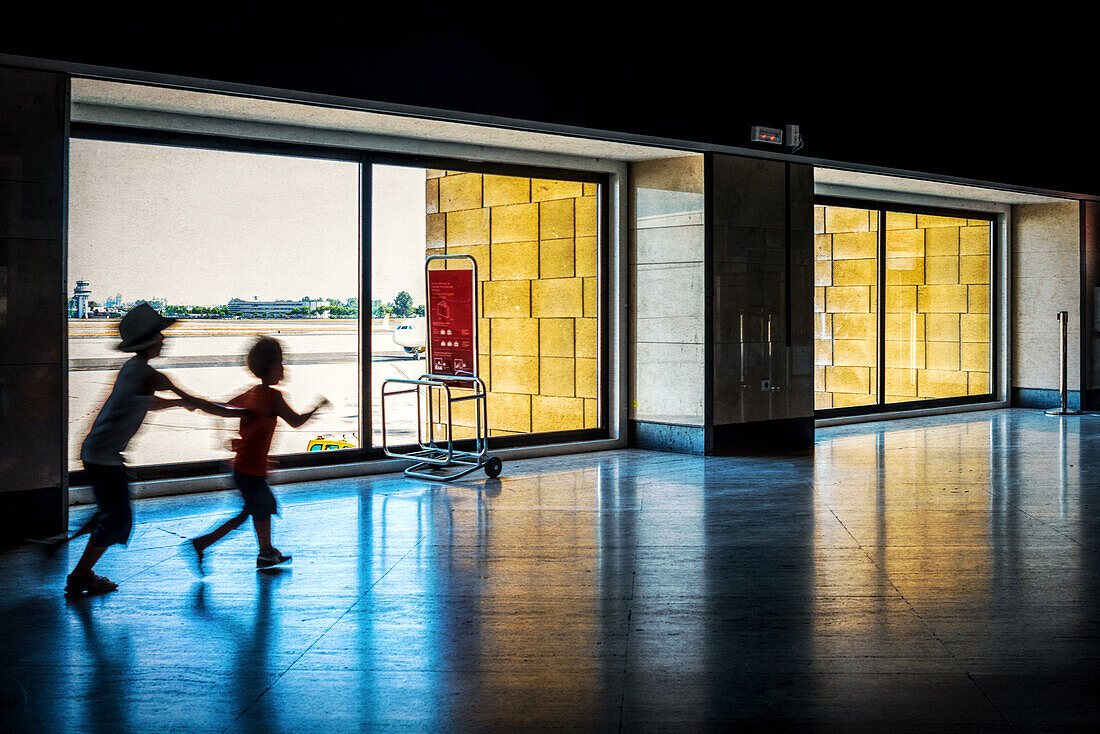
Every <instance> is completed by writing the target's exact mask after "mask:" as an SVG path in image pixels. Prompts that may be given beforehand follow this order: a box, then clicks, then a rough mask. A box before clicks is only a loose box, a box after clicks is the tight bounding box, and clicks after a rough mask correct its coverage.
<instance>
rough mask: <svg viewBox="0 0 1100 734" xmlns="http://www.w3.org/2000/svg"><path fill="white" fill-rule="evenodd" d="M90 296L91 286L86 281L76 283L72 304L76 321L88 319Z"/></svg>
mask: <svg viewBox="0 0 1100 734" xmlns="http://www.w3.org/2000/svg"><path fill="white" fill-rule="evenodd" d="M91 296H92V286H91V284H90V283H88V281H86V280H78V281H76V288H73V297H72V301H71V302H72V304H73V310H74V312H75V313H74V315H75V316H76V318H78V319H86V318H88V299H89V298H91Z"/></svg>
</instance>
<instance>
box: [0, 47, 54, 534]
mask: <svg viewBox="0 0 1100 734" xmlns="http://www.w3.org/2000/svg"><path fill="white" fill-rule="evenodd" d="M67 90H68V80H67V78H66V77H65V76H64V75H60V74H51V73H45V72H36V71H27V70H20V69H9V68H3V67H0V101H2V113H0V477H2V478H3V481H2V482H0V541H2V539H3V538H11V537H27V536H32V537H33V536H35V535H42V534H46V533H56V532H59V531H60V530H61V529H62V528H63V527H64V522H65V512H66V510H67V506H68V503H67V501H62V498H63V493H64V490H65V485H66V478H65V472H64V471H63V466H64V463H63V461H62V455H63V446H64V439H65V433H66V432H65V420H66V418H65V395H66V389H65V383H64V375H65V368H64V361H65V359H66V352H65V340H64V334H65V332H64V324H65V302H66V298H65V281H64V273H65V262H64V242H65V225H64V222H65V190H66V184H67V177H68V175H67V146H68V134H67V133H68V130H67V127H68V91H67Z"/></svg>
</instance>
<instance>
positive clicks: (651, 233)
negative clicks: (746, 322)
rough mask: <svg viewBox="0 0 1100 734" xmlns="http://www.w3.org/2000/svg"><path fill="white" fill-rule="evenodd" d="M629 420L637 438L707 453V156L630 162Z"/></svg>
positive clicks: (648, 443) (654, 444)
mask: <svg viewBox="0 0 1100 734" xmlns="http://www.w3.org/2000/svg"><path fill="white" fill-rule="evenodd" d="M628 188H629V192H630V229H629V271H630V284H629V285H630V301H629V319H628V320H629V332H630V337H629V338H630V345H631V351H630V365H629V372H628V374H629V382H630V392H629V398H628V400H629V403H628V405H629V406H630V407H629V411H628V414H629V418H630V420H631V421H632V425H633V426H634V431H635V437H634V441H635V443H637V444H638V445H642V446H649V447H653V448H669V449H674V450H681V451H691V452H695V453H702V451H703V448H704V421H705V417H706V410H705V404H704V398H705V390H704V365H705V339H706V333H705V332H706V322H705V309H704V302H705V300H704V299H705V290H706V289H705V266H704V249H705V248H704V245H705V230H704V221H703V216H704V207H703V201H704V191H703V188H704V176H703V156H701V155H691V156H684V157H680V158H664V159H660V160H654V161H642V162H638V163H632V164H631V166H630V182H629V186H628Z"/></svg>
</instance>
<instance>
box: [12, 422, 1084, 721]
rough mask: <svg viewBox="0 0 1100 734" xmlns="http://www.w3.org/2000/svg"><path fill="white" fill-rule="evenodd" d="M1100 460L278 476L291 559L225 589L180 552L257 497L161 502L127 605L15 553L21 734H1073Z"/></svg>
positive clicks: (215, 563) (905, 439) (1078, 436)
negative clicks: (734, 731)
mask: <svg viewBox="0 0 1100 734" xmlns="http://www.w3.org/2000/svg"><path fill="white" fill-rule="evenodd" d="M1097 448H1100V417H1094V416H1082V417H1074V418H1051V417H1047V416H1044V415H1043V414H1042V413H1041V412H1040V411H1026V410H1006V411H992V412H982V413H970V414H964V415H959V416H940V417H933V418H923V419H915V420H905V421H887V422H881V423H873V424H862V425H856V426H847V427H833V428H825V429H819V430H818V432H817V445H816V447H815V451H813V452H812V453H811V452H805V453H798V454H787V455H779V456H768V457H756V458H720V457H719V458H699V457H693V456H682V455H676V454H666V453H658V452H647V451H639V450H624V451H612V452H605V453H596V454H582V455H576V456H570V457H563V458H550V459H531V460H524V461H512V462H506V463H505V472H504V474H503V476H502V477H501V478H500V480H499V481H484V480H482V479H480V478H479V479H478V480H477V481H470V482H465V483H459V484H453V485H442V484H432V483H429V482H423V481H417V480H411V479H406V478H404V477H401V476H400V475H396V476H394V475H387V476H377V477H364V478H357V479H340V480H330V481H324V482H312V483H305V484H298V485H283V486H279V487H276V491H277V493H278V494H279V497H280V503H281V507H282V516H281V518H280V519H279V520H278V522H277V524H276V528H275V535H276V544H277V545H278V546H279V547H280V548H281V549H283V550H284V551H285V552H290V553H293V554H294V561H293V563H292V565H291V566H289V567H287V568H282V569H276V570H272V571H267V572H257V571H256V570H255V568H254V559H255V553H256V549H255V541H254V539H253V537H252V535H251V532H250V531H249V530H248V528H247V526H245V527H244V528H242V529H240V530H238V531H237V532H236V533H235V534H234V535H231V536H230V537H229V538H228V539H226V540H225V541H224V542H223V543H222V544H220V545H219V546H216V547H215V548H214V549H213V550H212V552H211V554H210V556H209V562H208V567H209V570H210V575H209V576H207V577H206V578H205V579H204V580H202V581H199V580H197V579H195V578H194V577H193V576H192V575H191V573H190V572H189V570H188V567H187V565H186V564H185V563H184V560H183V558H182V557H181V556H180V555H179V551H178V549H179V543H180V541H181V540H182V539H183V538H185V537H190V536H193V535H196V534H199V533H201V532H202V531H204V530H206V529H208V528H209V527H210V526H211V525H213V524H215V523H216V522H217V521H219V520H221V519H223V518H225V517H227V516H229V515H230V514H231V513H233V512H235V510H236V499H235V497H234V496H233V495H232V494H230V493H211V494H204V495H190V496H184V497H173V498H162V499H153V500H144V501H140V502H138V503H137V513H138V523H139V524H138V525H137V527H136V529H135V532H134V536H133V539H132V541H131V543H130V546H129V547H128V548H125V549H117V548H116V549H111V550H110V551H109V552H108V553H107V555H106V556H105V557H104V558H103V560H102V561H101V563H100V564H99V566H98V567H97V571H99V572H100V573H102V574H104V575H106V576H108V577H110V578H111V579H113V580H115V581H117V582H118V583H119V590H118V591H117V592H115V593H112V594H109V595H106V596H102V597H97V598H91V599H84V600H77V601H68V600H66V599H65V598H63V597H62V595H61V588H62V587H63V585H64V577H65V574H66V572H67V571H68V570H69V569H70V568H71V567H72V565H73V564H74V563H75V559H76V556H77V555H78V554H79V552H80V550H81V548H82V546H80V545H79V544H78V545H77V546H76V547H73V548H71V549H68V550H67V551H63V552H62V553H60V554H58V555H57V556H56V557H52V558H51V557H47V556H45V555H43V554H41V553H40V552H39V551H38V549H37V548H33V547H24V548H20V549H17V550H15V551H12V552H9V553H6V554H4V555H2V556H0V571H2V573H3V579H4V583H3V584H2V585H0V621H2V634H0V731H5V730H12V731H92V732H98V731H110V732H147V731H180V732H184V731H187V732H193V731H201V732H253V731H259V732H284V731H285V732H312V731H316V732H322V731H323V732H340V731H380V732H381V731H385V732H391V731H425V732H440V731H492V730H499V731H578V730H579V731H618V730H622V731H700V730H723V729H726V728H728V727H729V726H731V725H734V726H736V725H743V726H744V727H745V728H747V729H749V730H754V731H755V730H789V729H797V730H803V729H804V730H822V729H824V730H838V731H868V732H871V731H875V732H877V731H883V730H889V731H891V732H897V731H968V732H973V731H1000V730H1004V731H1029V730H1042V731H1050V730H1067V731H1076V730H1080V729H1082V728H1084V726H1086V724H1091V723H1092V721H1093V720H1094V719H1095V718H1096V717H1097V715H1098V714H1100V703H1098V701H1100V699H1098V697H1097V695H1096V694H1097V693H1098V691H1097V686H1096V684H1095V683H1093V676H1092V673H1093V671H1094V670H1095V669H1096V667H1097V663H1098V658H1100V614H1098V612H1097V611H1096V610H1097V607H1098V604H1100V563H1098V560H1100V556H1098V555H1097V551H1098V547H1100V545H1098V539H1100V520H1098V518H1100V491H1098V489H1097V481H1096V479H1095V476H1097V472H1098V470H1100V458H1096V453H1097V452H1096V449H1097ZM471 476H474V475H471ZM478 476H479V477H480V476H481V475H478ZM89 511H90V510H89V508H74V510H73V513H72V526H73V527H74V528H75V527H76V526H78V525H79V523H80V521H81V520H83V519H84V518H85V517H87V515H88V513H89Z"/></svg>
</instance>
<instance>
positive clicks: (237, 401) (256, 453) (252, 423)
mask: <svg viewBox="0 0 1100 734" xmlns="http://www.w3.org/2000/svg"><path fill="white" fill-rule="evenodd" d="M278 396H279V391H278V390H276V389H275V388H273V387H271V386H270V385H257V386H256V387H254V388H252V389H251V390H249V391H248V392H246V393H244V394H242V395H238V396H237V397H235V398H233V399H232V400H230V401H229V404H230V405H232V406H235V407H238V408H244V409H246V410H248V411H250V412H249V415H247V416H245V417H244V418H241V437H240V438H237V439H234V440H233V450H234V451H235V452H237V456H236V457H235V458H234V459H233V467H234V468H235V469H236V470H237V471H239V472H241V473H242V474H251V475H252V476H257V477H263V476H267V454H268V451H270V450H271V437H272V435H273V434H274V433H275V423H276V421H277V420H278V416H276V415H275V401H276V398H278Z"/></svg>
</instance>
